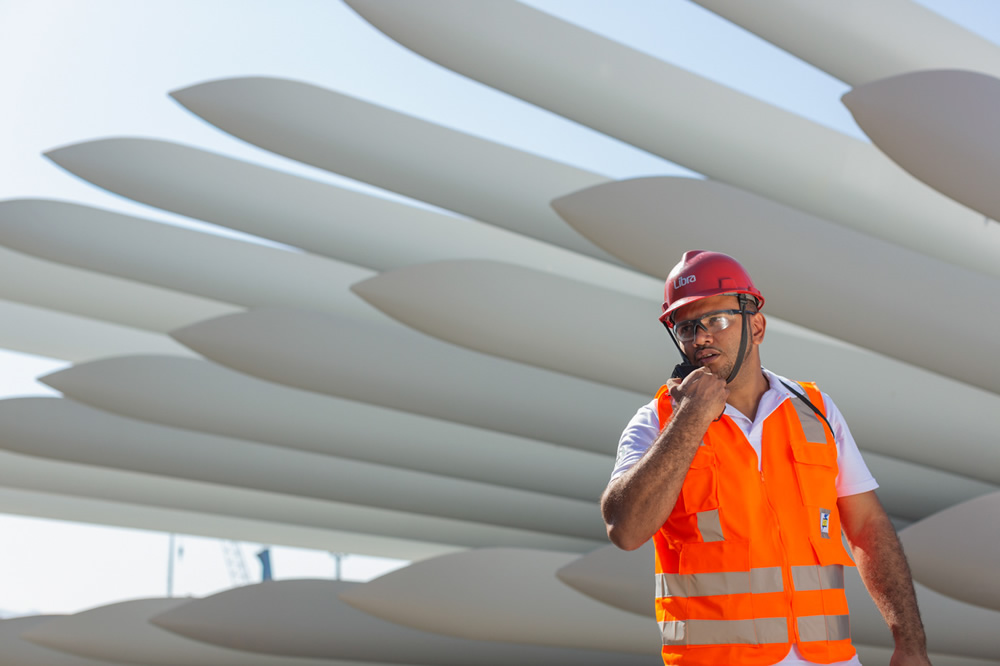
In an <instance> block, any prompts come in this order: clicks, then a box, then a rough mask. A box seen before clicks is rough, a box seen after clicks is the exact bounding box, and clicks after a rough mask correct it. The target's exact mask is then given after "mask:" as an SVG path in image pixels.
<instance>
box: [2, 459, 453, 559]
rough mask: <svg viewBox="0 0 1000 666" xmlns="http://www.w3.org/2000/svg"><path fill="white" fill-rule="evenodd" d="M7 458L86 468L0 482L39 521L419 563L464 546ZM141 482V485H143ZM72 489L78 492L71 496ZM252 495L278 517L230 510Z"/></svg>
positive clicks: (9, 509) (186, 486) (40, 468)
mask: <svg viewBox="0 0 1000 666" xmlns="http://www.w3.org/2000/svg"><path fill="white" fill-rule="evenodd" d="M0 459H2V460H3V461H4V462H5V463H7V462H10V461H14V463H15V466H16V469H17V470H18V471H26V472H28V473H29V474H32V475H42V474H45V473H46V472H47V471H52V470H55V471H56V473H57V474H63V473H66V472H67V471H70V472H72V471H73V470H79V471H80V472H81V473H83V475H84V476H83V478H82V479H76V480H75V485H74V486H73V488H72V489H71V490H70V489H62V488H56V489H52V488H51V484H42V485H43V486H44V487H46V488H48V489H50V490H52V492H41V491H37V490H25V489H23V488H14V487H8V486H7V485H6V481H0V512H2V513H9V514H14V515H18V516H31V517H35V518H50V519H52V520H70V521H73V522H78V523H92V524H97V525H111V526H114V527H128V528H132V529H141V530H156V531H159V532H175V533H178V534H191V535H194V536H203V537H209V538H212V539H232V540H234V541H248V542H254V541H255V542H258V543H273V544H281V545H283V546H292V547H296V548H311V549H313V550H328V551H337V552H340V551H349V552H352V553H365V554H369V555H375V556H380V557H393V558H402V559H408V560H419V559H423V558H425V557H434V556H437V555H442V554H444V553H450V552H453V551H455V550H461V548H462V547H461V546H450V545H446V544H439V543H431V542H429V541H419V540H409V539H398V538H395V537H391V536H380V535H376V534H362V533H360V532H350V531H343V530H338V529H333V528H330V527H315V526H311V525H305V524H296V523H293V522H292V516H291V514H289V515H287V516H278V517H276V516H274V515H273V514H274V513H275V512H274V510H273V509H274V507H273V506H269V505H268V504H267V502H266V501H265V502H263V503H261V502H260V501H259V498H260V494H259V493H256V494H253V493H247V492H245V491H241V490H237V491H236V493H235V495H232V496H231V497H225V496H226V495H227V493H226V489H224V488H215V489H213V490H214V491H215V492H214V495H213V497H214V498H216V499H217V498H223V497H225V499H223V500H221V501H214V502H208V501H195V502H194V503H185V505H184V508H181V509H176V508H172V507H169V506H159V505H156V504H155V502H156V498H155V497H153V496H154V495H155V494H156V492H157V491H160V492H162V493H164V495H163V496H166V495H165V494H166V493H167V492H179V493H182V492H188V491H191V490H192V489H193V490H194V493H195V495H196V496H197V495H198V493H199V492H201V491H203V490H204V489H205V488H207V484H195V483H190V482H182V481H173V480H171V479H157V478H155V477H148V476H143V475H137V474H130V473H128V472H119V471H117V470H110V469H109V470H97V471H96V472H94V473H91V470H89V469H88V468H87V467H86V466H79V465H77V466H74V465H71V464H69V463H58V462H55V461H47V460H43V459H31V458H28V457H27V456H20V455H17V454H13V453H6V452H2V454H0ZM151 478H152V479H154V480H153V481H152V483H153V486H154V487H153V489H151V490H150V492H148V493H147V492H143V491H136V488H138V487H139V484H141V483H144V482H146V481H148V480H149V479H151ZM135 482H138V483H135ZM17 483H19V484H20V485H25V486H32V485H35V484H34V483H33V481H32V480H28V481H17ZM101 483H119V484H125V485H129V484H131V488H132V492H120V491H116V493H115V497H116V498H117V499H116V500H115V501H111V500H107V499H101V498H100V496H101V495H102V494H103V493H102V489H101V488H100V484H101ZM66 493H70V494H66ZM251 496H252V497H253V498H256V499H251V504H258V505H260V504H263V505H264V506H269V508H270V510H271V514H272V515H268V516H266V517H262V516H263V514H258V515H257V516H251V515H250V514H249V512H239V513H242V514H243V515H226V514H225V513H224V512H225V511H226V510H227V506H228V505H236V504H239V503H242V502H244V501H245V500H247V498H248V497H251ZM309 504H310V503H309V502H305V503H299V507H300V508H301V507H302V506H307V505H309ZM326 510H328V511H337V510H338V509H337V507H336V506H333V507H330V506H327V508H326Z"/></svg>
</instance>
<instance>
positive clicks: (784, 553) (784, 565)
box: [760, 464, 798, 645]
mask: <svg viewBox="0 0 1000 666" xmlns="http://www.w3.org/2000/svg"><path fill="white" fill-rule="evenodd" d="M760 485H761V492H762V493H764V499H766V500H767V508H768V509H769V510H770V512H771V520H772V521H773V523H774V528H775V530H776V531H777V533H778V543H779V545H780V551H781V577H782V582H783V587H784V589H785V601H786V602H787V604H788V615H787V618H792V614H793V612H794V609H793V605H792V596H793V591H792V573H791V572H792V567H791V565H790V564H789V563H788V550H787V549H786V548H785V537H784V535H783V534H782V531H781V521H779V520H778V513H777V511H775V510H774V504H772V503H771V495H770V494H769V493H768V492H767V485H766V484H765V483H764V466H763V464H762V465H761V468H760ZM787 618H786V619H787ZM792 619H794V618H792ZM795 629H796V627H795V624H794V623H793V622H790V623H789V627H788V642H789V643H792V644H795V645H797V644H798V640H796V636H795V633H794V630H795Z"/></svg>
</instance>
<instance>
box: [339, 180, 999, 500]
mask: <svg viewBox="0 0 1000 666" xmlns="http://www.w3.org/2000/svg"><path fill="white" fill-rule="evenodd" d="M693 182H696V183H697V182H700V181H693ZM602 187H611V186H602ZM633 190H634V188H633ZM583 194H587V192H584V193H583ZM641 194H642V193H641V192H638V193H637V192H635V191H631V192H629V193H628V195H623V196H622V197H620V199H616V201H620V200H625V199H629V200H631V201H632V202H633V203H632V208H630V209H629V211H630V212H629V213H628V214H626V213H622V215H621V216H620V217H619V222H620V225H619V226H618V227H617V229H616V232H615V233H613V234H608V235H609V236H615V237H616V238H619V244H621V243H623V242H629V243H632V244H633V245H634V246H635V248H637V249H641V251H643V252H645V253H646V255H648V256H649V257H650V260H652V257H653V256H654V255H660V254H663V253H664V252H665V251H667V250H668V249H669V248H670V247H673V246H675V239H674V237H673V236H674V234H675V233H676V236H677V237H678V238H679V240H677V244H676V247H677V248H678V250H677V253H676V255H675V256H676V257H679V256H680V253H681V251H682V250H681V249H680V248H682V247H685V245H684V242H685V240H686V235H690V232H687V231H685V230H684V229H678V230H676V232H675V231H674V230H672V229H670V228H665V227H664V226H663V225H659V224H652V223H649V219H650V218H648V217H647V216H645V215H644V213H645V212H646V211H647V210H648V209H650V208H653V207H655V206H656V202H652V201H650V200H649V197H645V198H644V197H643V196H640V195H641ZM664 198H666V197H664ZM673 198H674V199H675V200H676V201H675V205H677V206H683V202H684V197H683V196H675V197H673ZM575 208H576V209H579V210H581V211H592V212H593V215H594V216H595V218H597V217H600V216H601V214H602V213H604V212H605V209H604V208H603V204H602V205H599V204H598V202H595V201H593V197H592V198H591V200H590V201H586V200H585V201H583V202H581V203H580V204H579V205H577V206H576V207H575ZM744 210H745V211H749V208H748V207H747V208H745V209H744ZM631 211H634V212H631ZM748 216H749V213H748V212H745V213H744V215H743V218H742V219H744V220H745V219H747V217H748ZM708 217H711V216H706V218H708ZM568 218H569V219H573V220H574V222H576V218H575V217H573V216H568ZM601 219H603V218H601ZM713 219H714V218H713ZM640 224H646V225H647V226H648V227H649V229H646V228H642V229H641V232H642V233H631V234H630V231H632V229H633V227H638V226H639V225H640ZM699 228H701V227H700V226H699ZM704 228H706V229H708V230H710V229H711V227H710V226H709V220H708V219H706V220H705V227H704ZM834 229H835V230H836V231H838V232H841V231H843V230H841V229H837V228H836V227H834ZM764 232H765V233H769V230H765V231H764ZM643 233H646V236H644V235H643ZM654 233H655V234H656V235H655V236H654V235H653V234H654ZM708 233H711V231H708ZM737 233H743V232H739V231H738V230H737V231H734V238H733V241H732V242H733V246H734V247H741V248H742V252H743V253H744V255H747V256H748V258H745V259H744V261H745V262H747V263H746V265H748V266H750V271H751V273H752V274H753V275H754V276H755V279H756V280H757V284H758V285H759V286H760V287H761V289H762V290H763V293H764V294H765V297H766V298H767V299H768V300H767V302H766V305H765V313H767V312H771V310H772V307H773V309H774V310H775V311H776V312H779V313H781V314H784V313H785V312H786V311H787V310H788V307H787V306H786V307H785V308H784V309H782V306H783V305H785V303H784V301H783V300H782V299H783V297H784V295H786V294H787V295H788V299H787V300H790V301H792V303H791V305H792V307H793V308H794V306H796V305H797V303H799V302H802V301H804V300H806V299H804V298H797V294H795V293H789V292H790V290H791V292H794V290H796V289H806V290H808V288H809V286H810V285H815V288H816V289H817V290H819V289H825V285H826V284H829V283H830V282H833V281H835V280H836V271H841V272H842V271H843V268H842V267H838V266H830V267H829V268H830V271H828V273H829V274H827V273H821V272H819V271H821V270H822V269H823V265H822V263H821V262H820V261H819V260H818V253H819V251H818V250H817V251H813V252H810V253H806V254H807V256H806V257H805V258H804V260H803V270H802V271H800V270H796V271H793V273H794V274H796V279H795V280H787V279H785V276H784V275H783V274H782V271H778V270H775V269H774V266H773V265H772V264H773V262H772V264H769V263H767V261H766V259H767V257H766V256H765V255H763V254H761V255H760V256H757V255H756V254H754V252H753V250H752V244H750V243H747V242H745V240H744V238H743V237H742V236H738V235H735V234H737ZM621 238H627V239H628V240H627V241H622V240H621ZM691 246H693V244H692V245H688V247H691ZM649 248H654V249H649ZM892 249H893V248H886V251H887V252H888V251H891V250H892ZM671 254H673V252H671ZM854 256H855V257H858V258H859V259H860V258H861V257H863V255H862V254H861V252H860V251H859V252H857V253H855V255H854ZM891 256H892V255H890V257H891ZM911 256H912V255H911ZM872 259H873V261H874V260H875V257H874V256H873V257H872ZM921 259H923V258H921ZM805 264H811V268H812V270H813V275H809V276H806V275H798V274H799V273H801V272H803V271H804V270H805V269H806V268H808V267H807V266H805ZM894 265H896V266H899V267H900V269H901V270H902V269H903V268H905V267H906V264H905V263H896V264H894ZM664 270H666V269H664ZM758 275H760V277H759V278H758V277H757V276H758ZM906 275H907V274H904V273H901V274H900V275H896V276H889V279H898V280H899V284H900V287H902V286H904V285H906V284H908V282H907V280H906ZM910 275H911V277H912V279H913V280H914V281H916V280H919V279H920V277H921V273H920V272H919V271H916V270H915V271H913V272H912V274H910ZM955 283H956V285H957V284H960V282H959V281H958V280H956V281H955ZM353 289H354V290H355V291H356V292H357V293H359V294H360V295H361V296H362V297H364V298H365V299H366V300H368V301H369V302H370V303H371V304H372V305H374V306H375V307H378V308H379V309H381V310H383V311H384V312H385V313H386V314H388V315H390V316H392V317H395V318H396V319H399V320H400V321H402V322H403V323H405V324H407V325H408V326H411V327H413V328H416V329H418V330H421V331H423V332H425V333H428V334H430V335H434V336H435V337H438V338H440V339H443V340H446V341H448V342H452V343H455V344H460V345H463V346H466V347H469V348H472V349H475V350H477V351H481V352H485V353H489V354H494V355H498V356H502V357H505V358H508V359H512V360H515V361H519V362H522V363H531V364H533V365H537V366H541V367H546V368H549V369H551V370H555V371H558V372H563V373H567V374H572V375H576V376H579V377H582V378H585V379H588V380H591V381H597V382H602V383H604V384H609V385H612V384H613V385H616V386H619V387H623V388H626V389H632V390H634V391H636V392H639V393H642V394H645V396H646V399H645V401H644V402H648V400H649V399H651V397H652V395H653V394H654V392H655V390H656V388H657V387H658V386H659V385H660V384H661V383H663V382H665V381H666V378H667V377H668V376H669V366H668V363H672V362H673V360H670V361H668V360H667V359H668V358H670V357H674V358H677V355H676V352H675V351H674V352H672V345H671V343H670V342H669V341H668V339H667V334H666V332H665V331H663V329H662V327H661V326H660V324H659V322H657V321H656V317H657V315H658V314H659V305H658V301H659V297H657V298H655V299H653V298H650V299H646V300H644V299H640V298H636V297H632V296H628V295H626V294H621V293H613V292H610V291H608V290H603V289H600V288H598V287H594V286H591V285H584V284H581V283H578V282H573V281H571V280H566V279H564V278H561V277H558V276H554V275H549V274H546V273H541V272H539V271H533V270H530V269H526V268H521V267H517V266H510V265H505V264H497V263H493V262H440V263H435V264H423V265H418V266H412V267H407V268H402V269H399V270H397V271H392V272H389V273H383V274H380V275H378V276H376V277H374V278H371V279H370V280H367V281H366V282H362V283H360V284H358V285H355V286H354V287H353ZM826 291H829V289H826ZM484 293H489V294H491V295H492V296H491V297H490V298H489V299H482V298H480V297H478V296H477V297H470V294H477V295H478V294H484ZM983 297H984V298H986V297H987V295H986V293H985V292H984V293H983ZM814 300H816V301H818V302H821V303H826V304H827V305H828V306H829V307H832V308H835V307H837V306H836V303H837V299H836V298H834V297H833V296H831V297H830V298H816V299H814ZM870 300H873V301H874V299H870ZM850 303H851V301H850V299H845V300H844V304H845V307H848V306H849V305H850ZM875 306H876V304H875V303H874V302H873V303H872V305H871V306H870V308H869V309H867V310H865V309H860V308H855V309H853V310H849V311H851V312H854V313H855V314H854V315H853V316H851V317H844V316H843V314H842V312H843V310H842V309H841V310H838V316H840V317H841V318H845V319H848V320H849V321H857V320H859V319H860V320H862V321H864V320H866V318H870V319H872V320H874V322H875V324H877V325H882V324H883V322H882V320H878V319H876V318H875V315H876V313H878V312H880V310H878V308H877V307H875ZM883 311H888V308H886V310H883ZM904 315H906V313H903V314H901V315H900V320H901V321H906V316H904ZM912 319H913V321H912V322H909V323H907V324H901V327H902V328H903V329H905V330H907V331H908V335H909V332H910V331H911V329H912V327H914V326H919V321H917V318H912ZM511 322H516V325H515V326H511V325H510V323H511ZM769 323H770V326H769V327H768V331H767V337H766V338H765V343H764V345H763V346H762V347H761V353H762V358H763V359H764V360H765V363H766V365H767V367H768V368H770V369H771V370H774V371H776V372H778V373H780V374H782V375H785V376H788V377H790V378H793V379H810V380H816V381H818V382H820V386H821V388H822V389H823V390H825V391H827V392H828V393H829V394H830V395H831V396H832V398H833V400H834V401H835V402H836V403H837V404H838V406H839V407H840V408H841V409H842V410H843V411H844V413H846V414H849V415H850V419H849V423H850V426H851V430H852V432H853V434H854V435H855V437H856V438H857V441H858V442H860V443H861V445H862V446H863V447H865V448H869V449H871V450H874V451H877V452H880V453H883V454H886V455H889V456H894V457H897V458H902V459H905V460H912V461H916V462H920V463H921V464H923V465H927V466H930V467H936V468H940V469H946V470H950V471H952V472H956V473H958V474H963V475H966V476H970V477H972V478H978V479H983V480H986V481H991V482H993V483H1000V473H993V470H998V472H1000V452H997V453H995V454H990V453H987V452H984V451H983V450H982V447H981V446H980V444H979V443H980V442H981V441H986V440H988V439H989V438H990V437H991V436H992V435H991V433H992V432H993V429H994V427H993V419H992V415H993V414H995V413H997V411H998V410H1000V396H997V395H996V394H995V393H990V392H987V391H983V390H981V389H976V388H973V387H971V386H968V385H965V384H962V383H959V382H956V381H953V380H949V379H947V378H945V377H941V376H940V375H937V374H934V373H931V372H927V371H926V370H922V369H920V368H918V367H914V366H911V365H907V364H904V363H900V362H898V361H895V360H893V359H891V358H888V357H886V356H882V355H879V354H873V353H871V352H869V351H866V350H864V349H860V348H857V347H852V346H849V345H845V344H843V343H840V342H838V341H836V340H834V339H831V338H828V337H825V336H820V335H817V334H815V333H812V332H810V331H807V330H805V329H801V328H798V327H796V326H792V325H790V324H787V323H785V322H782V321H779V320H777V319H770V318H769ZM891 332H892V331H890V333H891ZM895 337H896V339H897V340H898V338H899V335H898V331H896V335H895ZM994 346H995V345H994ZM984 348H990V347H984ZM661 359H662V360H661ZM866 376H877V377H881V376H884V377H894V378H897V379H899V380H900V381H898V382H895V381H894V385H896V388H895V389H894V391H893V393H892V394H891V395H885V394H884V392H882V391H879V390H878V388H877V387H872V389H871V390H864V388H863V387H862V388H861V389H859V387H858V383H857V379H858V377H866ZM903 378H905V380H903ZM873 394H876V395H877V396H878V397H877V398H873ZM928 395H934V396H938V397H937V398H936V400H940V401H943V402H944V403H947V405H948V406H947V408H943V409H940V410H934V414H928V413H927V410H926V407H925V403H926V396H928ZM639 404H642V403H639ZM636 408H638V404H637V405H636ZM958 414H961V417H959V416H958ZM890 415H891V416H890ZM956 418H961V419H962V420H961V422H962V423H963V424H965V427H967V428H969V429H970V431H974V432H976V433H978V434H977V435H975V436H971V437H969V438H967V439H966V440H964V441H963V443H961V444H956V446H953V447H949V448H948V449H947V450H942V448H941V447H940V445H939V443H940V441H943V440H945V439H949V436H948V434H947V433H949V432H951V430H952V428H953V424H954V423H955V422H956V421H955V419H956ZM617 425H619V426H621V425H622V424H617ZM931 433H935V434H937V435H940V437H941V438H943V439H941V438H939V437H937V436H935V435H932V434H931ZM984 455H986V456H988V457H990V456H992V457H993V458H995V459H996V464H993V465H984V464H983V461H984V458H983V456H984ZM987 470H989V471H987ZM968 482H969V480H968V479H964V480H959V479H955V483H956V484H958V485H962V484H966V483H968ZM948 485H950V484H945V486H941V487H942V488H943V487H946V486H948ZM968 490H969V492H972V493H975V494H979V493H982V492H988V491H989V490H990V487H989V486H986V485H985V484H976V483H975V482H972V485H970V486H969V487H968ZM969 496H973V495H969ZM966 497H968V496H966ZM936 506H939V507H940V506H942V505H941V504H937V505H936ZM924 508H925V509H931V506H925V507H924ZM911 515H912V514H911ZM918 515H920V516H922V515H926V514H918Z"/></svg>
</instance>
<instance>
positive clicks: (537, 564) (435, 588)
mask: <svg viewBox="0 0 1000 666" xmlns="http://www.w3.org/2000/svg"><path fill="white" fill-rule="evenodd" d="M575 558H576V556H575V555H569V554H566V553H553V552H542V551H533V550H523V549H512V548H491V549H483V550H473V551H465V552H462V553H454V554H451V555H444V556H442V557H435V558H432V559H428V560H424V561H422V562H417V563H415V564H411V565H410V566H408V567H404V568H403V569H397V570H396V571H393V572H390V573H388V574H385V575H384V576H381V577H379V578H376V579H375V580H373V581H369V582H368V583H365V584H364V585H359V586H357V587H355V588H352V589H350V590H347V591H345V592H342V593H341V595H340V598H341V599H342V600H343V601H345V602H347V603H348V604H350V605H352V606H354V607H355V608H358V609H359V610H362V611H364V612H366V613H369V614H371V615H374V616H376V617H380V618H382V619H384V620H388V621H389V622H395V623H396V624H401V625H403V626H407V627H412V628H414V629H420V630H422V631H430V632H434V633H439V634H444V635H446V636H460V637H463V638H474V639H477V640H497V641H511V642H516V643H528V644H534V645H549V646H554V647H572V648H585V649H590V650H611V651H620V652H629V653H636V654H643V655H650V656H655V655H657V654H658V653H659V651H660V644H661V641H660V637H659V631H658V630H657V627H656V622H655V621H653V619H652V618H649V619H643V618H640V617H637V616H635V615H634V614H632V613H627V612H625V611H621V610H618V609H617V608H612V607H610V606H607V605H605V604H602V603H599V602H597V601H594V600H593V599H590V598H589V597H586V596H584V595H582V594H580V593H579V592H576V591H575V590H573V589H571V588H570V587H568V586H566V585H564V584H563V583H561V582H560V581H559V580H558V579H556V575H555V574H556V571H557V570H559V569H560V568H562V567H563V566H565V565H566V564H568V563H569V562H570V561H572V560H573V559H575ZM650 580H652V576H650ZM649 587H650V589H651V590H652V588H653V585H652V583H650V586H649ZM428 599H434V609H435V611H434V612H429V611H428V609H427V600H428ZM485 599H488V600H489V603H484V600H485Z"/></svg>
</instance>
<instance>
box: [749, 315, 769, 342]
mask: <svg viewBox="0 0 1000 666" xmlns="http://www.w3.org/2000/svg"><path fill="white" fill-rule="evenodd" d="M766 329H767V319H765V318H764V315H762V314H761V313H759V312H758V313H757V314H755V315H754V316H752V317H750V340H751V341H752V342H753V343H754V344H755V345H759V344H760V343H762V342H764V331H765V330H766Z"/></svg>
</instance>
